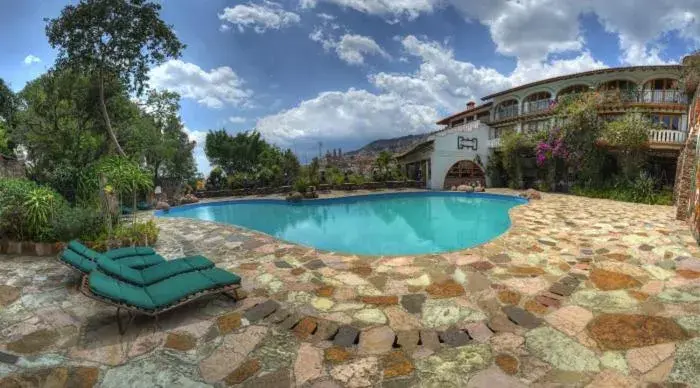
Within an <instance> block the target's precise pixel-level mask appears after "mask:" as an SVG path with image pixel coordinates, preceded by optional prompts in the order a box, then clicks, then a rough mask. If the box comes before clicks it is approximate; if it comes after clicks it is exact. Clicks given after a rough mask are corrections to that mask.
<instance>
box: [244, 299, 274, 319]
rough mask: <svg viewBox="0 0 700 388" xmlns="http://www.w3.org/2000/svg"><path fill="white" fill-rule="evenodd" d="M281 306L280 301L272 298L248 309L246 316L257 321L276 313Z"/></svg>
mask: <svg viewBox="0 0 700 388" xmlns="http://www.w3.org/2000/svg"><path fill="white" fill-rule="evenodd" d="M279 307H280V305H279V303H277V302H275V301H274V300H272V299H270V300H267V301H265V302H263V303H260V304H258V305H255V306H254V307H252V308H250V309H248V311H246V312H245V314H244V316H245V318H246V319H247V320H248V321H250V322H252V323H255V322H257V321H260V320H262V319H263V318H265V317H267V316H268V315H270V314H272V313H274V312H275V311H276V310H277V309H278V308H279Z"/></svg>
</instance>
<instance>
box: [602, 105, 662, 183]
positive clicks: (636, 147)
mask: <svg viewBox="0 0 700 388" xmlns="http://www.w3.org/2000/svg"><path fill="white" fill-rule="evenodd" d="M653 128H654V124H653V123H652V122H651V120H649V118H647V117H646V116H645V115H643V114H642V113H641V112H639V111H635V112H629V113H627V114H625V115H624V116H622V118H620V119H617V120H614V121H611V122H609V123H607V124H606V125H605V127H604V128H603V136H602V137H603V139H604V140H605V142H606V143H607V144H608V145H609V146H611V147H613V148H614V149H615V150H617V153H618V161H619V165H620V166H619V167H620V170H621V171H622V175H623V176H624V177H625V178H626V179H627V180H630V181H632V180H634V179H636V178H637V177H638V176H639V172H640V169H641V168H642V166H643V165H644V159H645V152H644V150H645V148H646V147H647V144H648V142H649V130H651V129H653Z"/></svg>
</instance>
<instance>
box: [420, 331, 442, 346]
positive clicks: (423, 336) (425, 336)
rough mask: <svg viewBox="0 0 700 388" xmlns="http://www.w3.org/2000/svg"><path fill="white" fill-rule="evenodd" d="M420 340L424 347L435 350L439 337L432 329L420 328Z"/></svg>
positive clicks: (438, 343) (438, 344)
mask: <svg viewBox="0 0 700 388" xmlns="http://www.w3.org/2000/svg"><path fill="white" fill-rule="evenodd" d="M420 342H421V344H422V345H423V346H424V347H426V348H428V349H430V350H437V349H439V348H440V339H439V338H438V335H437V333H436V332H434V331H432V330H421V331H420Z"/></svg>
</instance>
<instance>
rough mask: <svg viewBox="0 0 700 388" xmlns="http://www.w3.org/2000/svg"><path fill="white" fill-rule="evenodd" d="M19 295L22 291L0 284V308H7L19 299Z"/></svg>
mask: <svg viewBox="0 0 700 388" xmlns="http://www.w3.org/2000/svg"><path fill="white" fill-rule="evenodd" d="M21 294H22V290H21V289H19V288H17V287H12V286H8V285H5V284H0V307H5V306H9V305H10V304H11V303H12V302H14V301H16V300H17V299H19V297H20V295H21Z"/></svg>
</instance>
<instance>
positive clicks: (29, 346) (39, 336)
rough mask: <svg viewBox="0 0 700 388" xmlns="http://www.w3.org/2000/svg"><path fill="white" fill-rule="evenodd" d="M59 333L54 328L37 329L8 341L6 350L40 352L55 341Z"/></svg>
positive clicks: (27, 352)
mask: <svg viewBox="0 0 700 388" xmlns="http://www.w3.org/2000/svg"><path fill="white" fill-rule="evenodd" d="M58 339H59V334H58V332H57V331H55V330H49V329H39V330H37V331H34V332H31V333H29V334H27V335H25V336H23V337H22V338H20V339H18V340H16V341H12V342H9V343H8V344H7V345H6V347H7V350H9V351H11V352H13V353H18V354H36V353H39V352H42V351H44V350H46V349H48V348H49V347H51V346H52V345H54V344H55V343H56V341H58Z"/></svg>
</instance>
